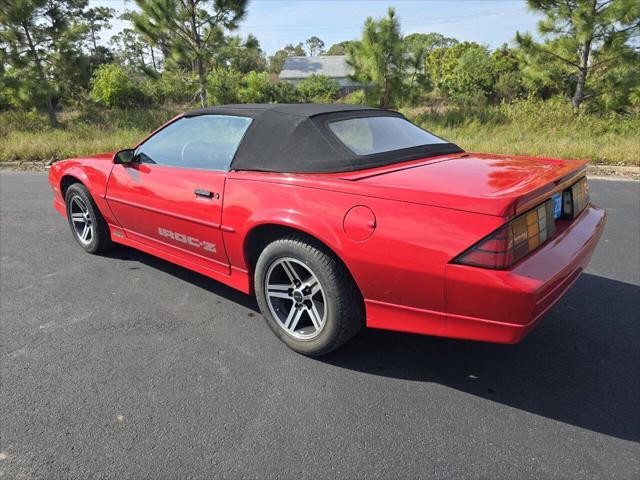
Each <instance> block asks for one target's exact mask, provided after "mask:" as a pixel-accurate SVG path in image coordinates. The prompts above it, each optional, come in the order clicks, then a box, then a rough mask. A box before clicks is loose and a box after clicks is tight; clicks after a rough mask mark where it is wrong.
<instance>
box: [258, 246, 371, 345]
mask: <svg viewBox="0 0 640 480" xmlns="http://www.w3.org/2000/svg"><path fill="white" fill-rule="evenodd" d="M255 287H256V297H257V299H258V304H259V305H260V310H262V313H263V315H264V317H265V319H266V321H267V323H268V324H269V326H270V327H271V329H272V330H273V331H274V332H275V334H276V335H277V336H278V337H280V339H281V340H282V341H283V342H285V343H286V344H287V345H288V346H289V347H291V348H292V349H294V350H296V351H297V352H300V353H304V354H306V355H323V354H325V353H329V352H330V351H332V350H334V349H336V348H338V347H339V346H340V345H342V344H343V343H345V342H346V341H347V340H349V339H350V338H351V337H353V336H354V335H355V334H356V333H357V332H358V330H359V329H360V327H362V325H363V324H364V303H363V300H362V296H361V295H360V291H359V290H358V288H357V286H356V284H355V282H354V281H353V279H352V278H351V275H350V274H349V272H348V271H347V269H346V267H345V266H344V264H343V263H342V262H341V261H340V260H339V259H338V258H337V257H336V256H335V255H334V254H333V253H332V252H331V251H330V250H329V249H328V248H326V247H325V246H324V245H321V244H320V243H318V242H316V241H314V240H313V239H311V238H308V237H304V236H302V235H292V236H290V237H284V238H280V239H277V240H274V241H272V242H271V243H269V244H268V245H266V246H265V247H264V249H263V251H262V253H261V254H260V256H259V257H258V261H257V262H256V269H255Z"/></svg>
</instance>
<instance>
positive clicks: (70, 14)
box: [0, 0, 640, 126]
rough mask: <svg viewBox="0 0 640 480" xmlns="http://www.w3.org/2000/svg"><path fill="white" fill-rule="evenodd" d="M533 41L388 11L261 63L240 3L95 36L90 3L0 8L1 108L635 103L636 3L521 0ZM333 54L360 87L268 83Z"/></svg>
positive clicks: (106, 17)
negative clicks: (336, 36) (408, 25)
mask: <svg viewBox="0 0 640 480" xmlns="http://www.w3.org/2000/svg"><path fill="white" fill-rule="evenodd" d="M527 3H528V5H529V7H530V8H531V9H533V10H535V11H538V12H540V13H541V14H542V17H543V19H542V20H541V21H540V23H539V26H538V36H537V38H536V37H534V36H533V35H531V34H530V33H520V32H518V33H516V35H515V37H514V41H513V42H512V45H511V46H509V45H503V46H501V47H500V48H498V49H495V50H492V49H490V48H488V47H487V46H485V45H481V44H479V43H476V42H460V41H458V40H457V39H454V38H449V37H445V36H443V35H441V34H439V33H415V34H411V35H407V36H403V35H402V32H401V24H400V19H399V18H398V16H397V15H396V12H395V11H394V9H392V8H389V10H388V12H387V14H386V16H384V17H383V18H379V19H374V18H367V20H366V21H365V24H364V26H363V29H362V35H361V38H359V39H357V40H349V41H344V42H340V43H337V44H334V45H331V46H330V47H328V48H326V46H325V44H324V42H323V41H322V40H321V39H320V38H318V37H317V36H311V37H310V38H308V39H306V40H305V41H304V42H299V43H297V44H289V45H287V46H286V47H285V48H283V49H282V50H279V51H277V52H275V54H273V55H271V56H267V55H266V54H265V53H264V51H263V50H262V49H261V47H260V44H259V42H258V40H257V39H256V38H255V37H254V36H253V35H248V36H247V37H246V38H241V37H239V36H238V35H235V34H234V32H235V31H236V30H237V29H238V26H239V25H240V23H241V22H242V21H243V19H244V18H245V17H246V14H247V9H248V0H136V4H137V7H138V8H137V9H136V11H127V12H125V13H123V14H121V15H120V16H119V18H120V19H121V20H124V21H126V22H128V26H127V27H126V28H124V29H123V30H122V31H121V32H120V33H118V34H117V35H114V36H112V37H111V38H110V39H109V42H108V43H105V42H102V41H101V40H103V39H101V38H100V37H101V33H102V34H103V33H104V31H105V30H106V29H109V28H111V23H112V21H113V20H114V19H115V18H116V12H115V11H114V10H113V9H111V8H108V7H90V6H89V4H88V0H0V110H8V109H23V110H34V109H35V110H41V111H45V112H46V113H47V115H48V118H49V122H50V124H51V125H52V126H55V125H56V124H57V123H58V119H57V112H58V111H59V110H60V109H61V108H62V107H79V106H82V105H84V104H86V103H87V102H94V103H97V104H101V105H104V106H107V107H112V106H130V105H150V104H164V103H171V102H173V103H196V102H197V103H199V104H200V105H202V106H206V105H209V104H219V103H233V102H301V101H324V102H329V101H336V100H341V101H347V102H353V103H366V104H370V105H376V106H382V107H385V108H388V107H395V108H401V107H411V106H421V105H428V104H435V103H437V104H454V105H460V106H465V107H478V106H482V105H486V104H491V103H500V102H512V101H515V100H517V99H519V98H531V97H536V98H540V99H548V98H551V97H562V98H565V99H566V101H567V102H571V104H572V105H573V108H574V109H575V110H576V111H579V110H580V109H589V110H597V111H610V110H615V111H628V110H634V109H635V111H637V109H638V108H640V49H639V40H640V2H638V1H637V0H528V2H527ZM302 55H311V56H315V55H345V56H346V62H347V63H348V65H349V66H350V67H351V69H352V72H353V80H354V81H356V82H357V83H358V84H359V85H361V86H362V88H361V89H360V90H358V91H356V92H353V93H351V94H349V95H348V96H347V97H346V98H339V97H340V89H339V88H338V84H337V83H336V82H335V81H334V80H332V79H329V78H326V77H323V76H321V75H313V76H311V77H310V78H308V79H306V80H305V81H303V82H301V83H300V84H298V85H296V86H294V85H292V84H290V83H286V82H280V81H278V80H277V74H278V73H279V72H280V70H281V69H282V66H283V64H284V61H285V60H286V58H288V57H290V56H302Z"/></svg>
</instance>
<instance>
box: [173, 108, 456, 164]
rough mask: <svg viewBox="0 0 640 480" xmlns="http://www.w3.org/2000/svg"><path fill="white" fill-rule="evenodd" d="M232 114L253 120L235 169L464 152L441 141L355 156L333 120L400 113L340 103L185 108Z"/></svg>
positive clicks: (190, 114) (393, 160)
mask: <svg viewBox="0 0 640 480" xmlns="http://www.w3.org/2000/svg"><path fill="white" fill-rule="evenodd" d="M199 115H233V116H241V117H250V118H252V119H253V121H252V123H251V126H250V127H249V129H248V130H247V132H246V133H245V135H244V138H243V139H242V142H241V143H240V146H239V147H238V150H237V152H236V154H235V157H234V158H233V161H232V162H231V169H232V170H257V171H264V172H280V173H333V172H350V171H355V170H364V169H367V168H373V167H378V166H383V165H390V164H393V163H399V162H406V161H409V160H415V159H418V158H424V157H433V156H436V155H445V154H451V153H460V152H463V150H462V149H461V148H460V147H458V146H457V145H454V144H453V143H438V144H431V145H421V146H417V147H411V148H405V149H401V150H393V151H388V152H382V153H376V154H372V155H356V154H355V153H354V152H352V151H351V150H350V149H348V148H347V147H346V146H345V145H344V144H343V143H342V142H341V141H340V140H338V138H337V137H336V136H335V135H334V134H333V133H332V132H331V130H330V129H329V128H328V127H327V124H328V123H329V122H331V121H335V120H342V119H347V118H358V117H368V116H395V117H401V118H405V117H404V116H403V115H402V114H401V113H398V112H394V111H391V110H382V109H378V108H371V107H362V106H357V105H341V104H244V105H222V106H218V107H209V108H201V109H198V110H192V111H190V112H187V113H185V115H184V116H185V117H195V116H199Z"/></svg>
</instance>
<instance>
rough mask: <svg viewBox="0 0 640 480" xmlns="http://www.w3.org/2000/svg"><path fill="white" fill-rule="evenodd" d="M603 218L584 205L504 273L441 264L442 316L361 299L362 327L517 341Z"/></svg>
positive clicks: (580, 261)
mask: <svg viewBox="0 0 640 480" xmlns="http://www.w3.org/2000/svg"><path fill="white" fill-rule="evenodd" d="M605 221H606V214H605V212H604V210H601V209H599V208H597V207H595V206H593V205H589V206H588V207H587V208H586V209H585V211H584V212H582V213H581V214H580V216H579V217H578V218H577V219H575V220H574V221H573V222H563V223H564V224H563V225H558V231H559V234H558V235H557V236H556V237H555V238H554V239H553V240H551V241H549V242H547V243H546V244H545V245H543V246H542V247H540V248H539V249H538V250H537V251H536V252H535V253H533V254H532V255H530V256H528V257H526V258H525V259H523V260H522V261H520V262H519V263H518V264H517V265H516V266H515V267H514V268H512V269H510V270H504V271H499V270H489V269H484V268H477V267H471V266H467V265H456V264H447V266H446V269H445V288H444V294H445V303H446V307H447V311H446V312H433V311H426V310H420V309H415V308H409V307H405V306H400V305H391V304H387V303H382V302H377V301H371V300H365V304H366V307H367V326H369V327H373V328H384V329H388V330H397V331H402V332H409V333H420V334H426V335H438V336H443V337H453V338H463V339H468V340H481V341H486V342H494V343H517V342H519V341H520V340H522V339H523V338H524V337H525V336H526V334H527V333H528V332H529V331H531V330H532V329H533V327H534V326H535V325H536V323H537V322H538V321H540V319H541V318H542V317H543V316H544V314H545V313H546V312H547V311H548V310H549V309H550V308H551V307H552V306H553V305H554V304H555V303H556V302H557V301H558V300H560V298H562V295H563V294H564V293H565V292H566V291H567V290H568V289H569V288H570V287H571V285H573V283H574V282H575V281H576V280H577V279H578V277H579V276H580V273H581V272H582V271H583V270H584V268H585V267H586V266H587V264H588V263H589V260H590V259H591V255H592V254H593V251H594V249H595V247H596V245H597V244H598V241H599V240H600V237H601V236H602V232H603V231H604V225H605Z"/></svg>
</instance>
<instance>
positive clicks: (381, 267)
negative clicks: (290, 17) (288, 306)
mask: <svg viewBox="0 0 640 480" xmlns="http://www.w3.org/2000/svg"><path fill="white" fill-rule="evenodd" d="M265 179H266V181H265ZM290 180H291V181H290ZM341 181H343V182H345V181H346V180H341ZM358 205H364V206H366V207H369V208H370V209H371V210H372V211H373V212H374V214H375V216H376V228H375V230H374V232H373V234H372V235H371V237H369V239H367V240H365V241H354V240H351V239H350V238H349V237H348V236H347V235H346V234H345V232H344V229H343V221H344V217H345V214H346V213H347V212H348V211H349V210H350V209H351V208H353V207H354V206H358ZM503 222H504V219H503V218H501V217H495V216H489V215H481V214H475V213H469V212H464V211H459V210H450V209H446V208H441V207H431V206H425V205H418V204H412V203H408V202H402V201H395V200H388V199H384V198H374V197H369V196H363V195H355V194H351V193H345V192H343V191H342V192H341V191H334V190H330V189H327V188H310V187H303V186H300V185H299V184H296V182H295V181H293V179H288V178H287V177H286V175H282V176H281V177H280V178H275V179H274V176H273V175H270V176H267V177H262V178H261V174H259V173H256V174H248V173H242V172H239V173H233V172H232V173H230V175H229V177H228V179H227V183H226V188H225V196H224V208H223V218H222V224H223V226H224V227H223V228H224V229H225V231H227V232H231V231H232V233H225V245H226V248H227V252H228V255H229V260H230V262H231V264H232V265H234V266H235V267H238V268H241V269H243V270H249V271H250V270H251V269H250V266H249V265H248V262H247V258H246V253H245V244H244V241H245V239H246V238H247V236H248V235H249V233H250V232H251V230H253V229H254V228H256V227H259V226H260V225H264V224H276V225H285V226H290V227H293V228H296V229H298V230H301V231H303V232H306V233H308V234H309V235H311V236H313V237H316V238H317V239H319V240H320V241H322V242H323V243H325V244H326V245H327V246H328V247H329V248H331V249H332V250H333V251H334V252H335V253H336V254H337V255H338V256H339V257H340V258H341V259H342V261H343V262H344V263H345V265H346V266H347V268H348V269H349V271H350V273H351V275H352V276H353V278H354V279H355V281H356V283H357V284H358V287H359V288H360V291H361V292H362V294H363V296H364V298H365V300H370V301H375V302H384V303H387V304H394V305H403V306H408V307H412V308H419V309H426V310H432V311H436V312H444V310H445V304H444V269H445V266H446V264H447V262H449V261H450V260H451V259H452V258H453V257H455V256H456V255H458V254H459V253H461V252H462V251H463V250H465V249H466V248H468V247H469V246H471V245H472V244H473V243H475V242H476V241H477V240H478V239H480V238H481V237H483V236H485V235H487V234H489V233H490V232H492V231H493V230H495V229H496V228H497V227H498V226H500V225H501V224H502V223H503ZM250 273H251V272H250Z"/></svg>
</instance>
